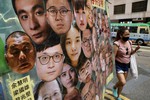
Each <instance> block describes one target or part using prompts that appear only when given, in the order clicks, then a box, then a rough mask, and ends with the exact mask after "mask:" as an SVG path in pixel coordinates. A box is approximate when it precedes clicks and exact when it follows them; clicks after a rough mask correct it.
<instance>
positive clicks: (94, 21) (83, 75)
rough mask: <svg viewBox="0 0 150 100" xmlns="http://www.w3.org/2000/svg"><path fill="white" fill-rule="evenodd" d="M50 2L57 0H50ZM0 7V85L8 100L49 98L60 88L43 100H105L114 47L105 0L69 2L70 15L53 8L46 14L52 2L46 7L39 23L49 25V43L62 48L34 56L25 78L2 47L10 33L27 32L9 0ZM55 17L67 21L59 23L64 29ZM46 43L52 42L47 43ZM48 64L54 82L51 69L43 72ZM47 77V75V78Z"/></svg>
mask: <svg viewBox="0 0 150 100" xmlns="http://www.w3.org/2000/svg"><path fill="white" fill-rule="evenodd" d="M20 1H23V0H20ZM31 1H36V0H31ZM39 1H43V0H39ZM50 1H55V0H48V2H50ZM76 1H77V2H78V3H77V2H76ZM0 2H1V3H0V53H1V54H0V55H3V56H1V59H0V77H1V81H0V82H1V83H2V87H3V90H4V91H3V93H4V98H5V99H6V100H34V99H37V98H38V100H41V99H42V96H43V95H44V93H48V94H49V95H53V91H56V90H55V89H57V88H59V89H58V90H57V91H59V92H57V96H51V97H50V96H47V98H55V99H56V98H58V100H62V99H64V100H66V99H73V98H76V100H82V99H83V100H89V99H90V98H91V99H90V100H103V99H104V92H105V87H106V86H107V84H108V83H109V82H110V81H111V80H112V78H113V58H112V43H111V39H110V24H109V16H108V11H107V2H106V1H105V0H72V1H71V8H72V11H67V14H68V15H66V12H65V13H63V11H62V13H61V10H60V8H59V7H58V8H59V10H58V8H57V7H54V8H53V9H49V6H50V4H55V3H56V2H51V3H47V4H46V5H45V6H46V9H49V11H48V10H47V11H46V13H47V17H45V19H43V20H46V21H48V25H49V26H51V28H49V29H50V32H49V34H51V36H52V38H48V39H52V40H53V39H55V38H54V37H55V35H57V36H58V37H59V38H60V43H59V44H56V45H54V46H51V47H48V48H47V49H43V50H41V51H37V52H36V58H35V59H36V60H35V61H36V62H35V65H34V67H33V68H32V69H31V70H30V71H29V72H26V73H23V74H20V73H16V72H14V71H13V70H12V69H11V67H10V66H9V65H8V64H7V61H5V56H4V53H5V47H4V45H5V44H6V41H5V40H6V38H7V37H8V35H9V34H11V33H12V32H14V31H24V32H26V30H25V29H24V28H22V27H21V25H20V20H19V19H18V17H17V15H16V13H15V12H14V9H13V7H12V2H11V0H0ZM59 2H64V5H65V3H66V0H60V1H58V2H57V3H56V4H58V5H59V4H60V3H59ZM28 3H29V2H28ZM24 5H25V4H24ZM43 7H44V6H43ZM67 7H68V6H67ZM67 7H66V8H67ZM80 7H81V8H80ZM71 8H67V10H71ZM43 9H44V8H43ZM61 9H62V8H61ZM54 10H55V11H56V12H55V14H54V13H51V14H50V11H54ZM63 10H64V8H63ZM65 11H66V9H65ZM62 16H63V17H62ZM68 16H72V17H68ZM66 17H68V18H66ZM53 18H54V19H53ZM57 18H58V19H57ZM59 18H60V20H63V21H65V22H63V21H62V23H63V25H62V24H60V23H59V24H60V26H59V25H58V26H59V27H56V26H57V25H56V26H55V23H57V22H58V21H59ZM61 18H62V19H61ZM63 18H64V19H65V18H66V19H65V20H64V19H63ZM69 18H71V19H70V21H68V20H69ZM61 25H62V26H61ZM65 25H66V27H65ZM67 25H68V26H67ZM27 26H30V25H27ZM63 26H64V27H63ZM26 33H27V32H26ZM53 35H54V36H53ZM31 39H32V38H31ZM54 41H56V40H54ZM33 42H34V40H33ZM49 44H53V43H52V42H49ZM59 45H60V46H59ZM40 46H41V45H36V47H35V48H40ZM42 46H43V45H42ZM51 51H53V52H51ZM55 51H56V52H57V53H56V52H55ZM45 52H46V53H45ZM58 57H60V60H59V61H58ZM43 59H44V60H43ZM47 59H49V60H47ZM46 61H47V62H46ZM51 63H53V64H54V70H55V72H57V73H56V75H55V77H53V74H52V73H50V72H51V70H52V69H53V68H51V70H49V69H47V70H45V69H46V67H48V66H47V65H51ZM57 64H59V65H57ZM39 66H40V67H39ZM41 66H42V67H41ZM44 68H45V69H44ZM54 70H53V71H54ZM42 71H43V72H42ZM47 71H49V72H47ZM45 73H48V74H47V75H45ZM44 75H45V76H44ZM48 90H51V91H48ZM42 91H44V92H42ZM70 95H71V96H70ZM70 97H72V98H70Z"/></svg>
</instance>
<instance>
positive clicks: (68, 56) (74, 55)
mask: <svg viewBox="0 0 150 100" xmlns="http://www.w3.org/2000/svg"><path fill="white" fill-rule="evenodd" d="M61 46H62V49H63V52H64V54H65V60H67V62H68V63H69V64H71V65H72V66H73V67H77V65H78V63H79V61H80V60H79V59H82V56H83V55H84V54H83V52H82V49H81V33H80V30H79V29H78V27H77V26H76V25H75V24H73V25H72V26H71V28H70V30H69V31H68V32H67V33H66V34H64V35H63V36H62V37H61Z"/></svg>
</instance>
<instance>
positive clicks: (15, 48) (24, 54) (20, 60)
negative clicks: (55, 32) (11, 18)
mask: <svg viewBox="0 0 150 100" xmlns="http://www.w3.org/2000/svg"><path fill="white" fill-rule="evenodd" d="M5 43H6V45H5V50H6V51H5V57H6V61H7V63H8V65H9V67H10V68H11V69H12V71H13V72H16V73H19V74H24V73H27V72H29V71H30V70H31V69H32V68H33V67H34V64H35V57H36V52H35V48H34V45H33V43H32V40H31V39H30V37H29V36H28V35H27V34H26V33H24V32H22V31H15V32H13V33H11V34H10V35H9V36H8V37H7V39H6V42H5Z"/></svg>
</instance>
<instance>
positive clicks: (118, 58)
mask: <svg viewBox="0 0 150 100" xmlns="http://www.w3.org/2000/svg"><path fill="white" fill-rule="evenodd" d="M129 36H130V33H129V30H128V29H126V28H124V27H123V28H120V29H119V30H118V32H117V36H116V39H115V41H114V55H115V67H116V75H117V78H118V82H117V83H116V84H115V85H114V86H113V95H114V96H115V97H116V98H117V100H121V98H120V97H119V96H120V94H121V91H122V89H123V86H124V85H125V84H126V78H127V76H128V68H129V67H130V57H131V55H132V54H134V53H135V52H136V51H137V50H138V49H139V48H140V47H139V46H137V47H136V48H135V50H133V49H132V43H131V41H129V40H128V39H129Z"/></svg>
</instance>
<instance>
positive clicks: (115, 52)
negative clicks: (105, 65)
mask: <svg viewBox="0 0 150 100" xmlns="http://www.w3.org/2000/svg"><path fill="white" fill-rule="evenodd" d="M118 48H119V47H118V46H117V45H116V44H114V56H115V57H116V55H117V51H118Z"/></svg>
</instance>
